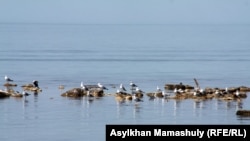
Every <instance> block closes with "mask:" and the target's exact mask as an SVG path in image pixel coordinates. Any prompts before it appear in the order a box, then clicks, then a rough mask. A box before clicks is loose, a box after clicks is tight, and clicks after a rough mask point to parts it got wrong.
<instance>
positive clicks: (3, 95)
mask: <svg viewBox="0 0 250 141" xmlns="http://www.w3.org/2000/svg"><path fill="white" fill-rule="evenodd" d="M9 96H10V94H9V93H7V92H4V91H0V98H5V97H9Z"/></svg>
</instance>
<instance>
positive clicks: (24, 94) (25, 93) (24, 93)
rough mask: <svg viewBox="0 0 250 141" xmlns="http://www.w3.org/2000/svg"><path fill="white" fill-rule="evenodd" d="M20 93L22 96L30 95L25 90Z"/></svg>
mask: <svg viewBox="0 0 250 141" xmlns="http://www.w3.org/2000/svg"><path fill="white" fill-rule="evenodd" d="M22 94H23V96H25V97H26V96H29V95H30V94H29V93H27V92H25V91H23V93H22Z"/></svg>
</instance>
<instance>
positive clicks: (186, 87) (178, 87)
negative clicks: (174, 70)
mask: <svg viewBox="0 0 250 141" xmlns="http://www.w3.org/2000/svg"><path fill="white" fill-rule="evenodd" d="M164 88H165V89H166V90H174V89H175V88H177V89H182V90H185V89H190V90H192V89H194V86H191V85H183V84H182V83H180V84H165V87H164Z"/></svg>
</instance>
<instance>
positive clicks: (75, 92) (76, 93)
mask: <svg viewBox="0 0 250 141" xmlns="http://www.w3.org/2000/svg"><path fill="white" fill-rule="evenodd" d="M86 94H87V92H85V91H84V90H82V89H81V88H73V89H71V90H68V91H66V92H64V93H62V94H61V96H68V97H80V96H84V95H86Z"/></svg>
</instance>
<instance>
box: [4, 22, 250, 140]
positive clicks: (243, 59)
mask: <svg viewBox="0 0 250 141" xmlns="http://www.w3.org/2000/svg"><path fill="white" fill-rule="evenodd" d="M0 46H1V49H0V65H1V69H0V77H2V79H0V84H4V83H5V80H4V76H5V75H8V76H9V77H10V78H12V79H14V82H15V83H16V84H17V85H18V86H17V87H15V88H14V89H15V90H17V91H21V90H22V89H21V87H20V86H21V85H23V84H27V83H31V82H32V81H33V80H38V81H39V85H40V87H41V88H42V89H43V91H42V92H41V93H39V94H38V95H33V94H32V95H30V96H28V97H27V98H26V100H24V99H20V98H19V99H18V98H14V97H10V98H6V99H0V115H1V116H0V125H1V126H0V140H5V141H17V140H18V141H27V140H35V141H45V140H53V141H68V140H72V141H82V140H89V141H97V140H99V141H102V140H105V125H106V124H250V118H247V117H246V118H242V117H237V116H236V114H235V112H236V110H238V109H239V108H242V109H250V100H249V98H246V99H243V101H242V102H240V103H239V102H236V101H221V100H217V99H212V100H207V101H194V100H191V99H190V100H182V101H176V100H163V99H154V100H149V98H148V97H146V96H145V97H144V98H143V102H140V104H139V105H138V106H135V103H134V102H127V103H117V102H116V101H115V99H114V96H112V95H111V96H105V97H102V98H99V99H95V100H94V101H92V102H89V101H87V100H86V99H85V98H79V99H72V98H66V97H62V96H61V93H63V92H65V91H67V90H69V89H72V88H75V87H80V82H81V81H83V82H84V83H85V84H97V83H98V82H100V83H102V84H103V85H105V86H106V87H108V88H109V90H107V91H105V93H107V94H114V93H115V92H116V88H114V86H115V87H118V86H119V84H121V83H123V85H124V86H125V87H127V89H129V82H130V81H133V82H134V83H136V84H137V85H138V86H139V87H140V88H141V89H142V90H144V91H145V92H154V91H155V90H156V87H157V86H159V87H160V88H162V89H164V85H165V84H167V83H174V84H177V83H180V82H182V83H183V84H188V85H193V86H195V83H194V78H196V79H197V80H198V82H199V84H200V86H201V87H203V88H205V87H219V88H225V87H238V86H249V84H250V80H249V78H250V73H249V72H250V64H249V62H250V55H249V54H250V25H80V24H79V25H77V24H69V25H68V24H0ZM59 85H65V89H63V90H60V89H58V86H59ZM0 89H5V88H4V86H3V85H1V86H0Z"/></svg>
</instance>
